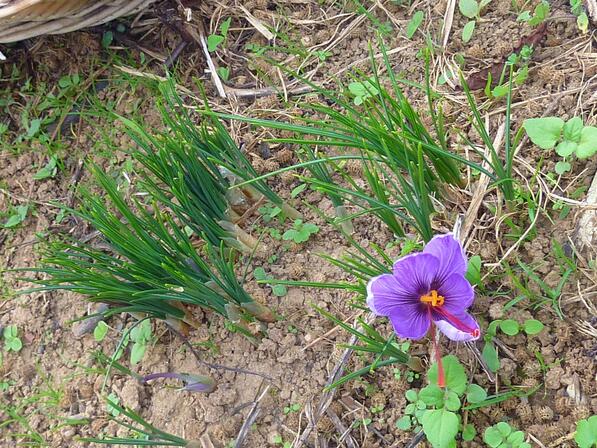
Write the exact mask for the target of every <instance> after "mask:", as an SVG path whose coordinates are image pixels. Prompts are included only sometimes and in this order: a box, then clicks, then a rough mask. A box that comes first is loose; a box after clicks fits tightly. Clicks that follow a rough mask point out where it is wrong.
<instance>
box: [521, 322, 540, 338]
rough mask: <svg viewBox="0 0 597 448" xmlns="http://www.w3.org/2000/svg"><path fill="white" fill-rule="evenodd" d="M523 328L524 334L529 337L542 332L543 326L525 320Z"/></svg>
mask: <svg viewBox="0 0 597 448" xmlns="http://www.w3.org/2000/svg"><path fill="white" fill-rule="evenodd" d="M523 327H524V332H525V333H526V334H529V335H532V334H537V333H540V332H541V330H543V324H542V323H541V322H539V321H538V320H535V319H527V320H525V321H524V325H523Z"/></svg>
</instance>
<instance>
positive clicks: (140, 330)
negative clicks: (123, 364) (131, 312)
mask: <svg viewBox="0 0 597 448" xmlns="http://www.w3.org/2000/svg"><path fill="white" fill-rule="evenodd" d="M151 340H152V334H151V322H150V321H149V319H145V320H143V321H141V323H139V324H138V325H136V326H135V327H134V328H133V329H132V330H131V341H133V342H134V344H133V346H132V348H131V364H133V365H135V364H139V362H140V361H141V360H142V359H143V356H145V351H146V350H147V345H148V344H149V343H150V342H151Z"/></svg>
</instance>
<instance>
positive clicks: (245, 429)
mask: <svg viewBox="0 0 597 448" xmlns="http://www.w3.org/2000/svg"><path fill="white" fill-rule="evenodd" d="M269 388H270V385H269V384H268V385H267V386H265V389H263V392H261V394H260V395H259V396H258V397H257V399H256V400H255V401H254V403H253V406H252V407H251V410H250V411H249V414H248V415H247V418H246V419H245V421H244V423H243V425H242V426H241V428H240V431H239V432H238V436H237V437H236V441H235V442H234V448H241V447H242V446H243V443H244V441H245V439H246V437H247V435H248V434H249V430H250V429H251V425H252V424H253V423H254V422H255V420H256V419H257V417H258V416H259V412H261V409H260V407H259V404H260V403H261V400H262V399H263V397H265V395H266V394H267V392H268V391H269Z"/></svg>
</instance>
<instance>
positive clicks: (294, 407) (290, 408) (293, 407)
mask: <svg viewBox="0 0 597 448" xmlns="http://www.w3.org/2000/svg"><path fill="white" fill-rule="evenodd" d="M300 410H301V405H300V404H299V403H293V404H291V405H290V406H284V415H288V414H292V413H293V412H298V411H300Z"/></svg>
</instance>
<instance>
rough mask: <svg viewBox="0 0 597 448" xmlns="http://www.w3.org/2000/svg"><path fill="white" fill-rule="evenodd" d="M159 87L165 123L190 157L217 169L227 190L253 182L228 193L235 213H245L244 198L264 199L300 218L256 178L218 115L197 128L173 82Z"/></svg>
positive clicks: (249, 164) (254, 200)
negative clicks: (163, 105) (165, 106)
mask: <svg viewBox="0 0 597 448" xmlns="http://www.w3.org/2000/svg"><path fill="white" fill-rule="evenodd" d="M159 88H160V91H161V92H162V95H163V98H164V100H165V102H166V104H167V108H166V109H163V110H162V114H163V117H164V121H165V123H166V124H167V125H168V126H169V128H170V129H171V130H172V131H173V133H174V134H175V135H176V138H177V140H178V142H179V144H181V145H185V146H187V147H188V148H190V151H191V153H192V154H191V155H192V156H194V157H197V158H199V159H200V160H201V163H203V164H205V165H206V166H210V171H212V172H214V170H215V169H216V167H217V170H219V174H218V175H217V176H216V177H217V181H218V182H220V185H222V186H223V187H225V188H226V189H228V187H231V186H234V185H236V184H240V183H241V182H247V181H251V185H245V186H243V187H240V188H237V189H236V190H237V191H235V190H229V191H228V192H227V193H226V194H227V200H228V203H229V205H230V207H231V208H232V210H233V211H235V212H237V214H238V213H239V210H235V208H236V207H240V213H244V211H246V207H245V208H244V209H243V206H242V201H243V200H244V199H248V200H249V202H250V203H254V202H257V201H259V200H261V199H262V198H265V199H267V200H269V201H270V202H271V203H273V204H275V205H276V206H278V207H280V208H281V209H282V211H283V213H284V215H285V216H287V217H289V218H291V219H299V218H301V215H300V213H299V212H298V211H297V210H295V209H294V208H293V207H292V206H290V204H288V203H287V202H286V201H284V200H283V199H282V198H281V197H280V196H279V195H278V194H277V193H276V192H274V191H273V190H272V189H271V188H270V187H269V186H268V185H267V183H266V182H265V181H264V180H263V179H256V178H258V175H257V172H256V171H255V168H253V166H252V165H251V162H250V161H249V159H247V157H246V156H245V153H244V152H243V151H242V149H241V148H240V147H239V146H238V145H237V144H236V142H235V141H234V140H233V138H232V136H231V135H230V134H229V133H228V131H227V130H226V128H225V127H224V125H223V124H222V123H221V122H220V120H218V119H217V118H216V117H215V116H210V117H204V122H203V123H201V124H200V125H197V124H196V123H195V121H194V120H193V117H192V116H191V114H190V113H189V110H188V108H187V107H185V105H184V104H183V102H182V99H181V97H180V96H179V95H178V92H177V91H176V89H175V87H174V85H173V83H172V80H170V81H169V82H165V83H162V84H160V85H159ZM206 104H207V103H206ZM239 191H240V194H239ZM243 198H244V199H243Z"/></svg>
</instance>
